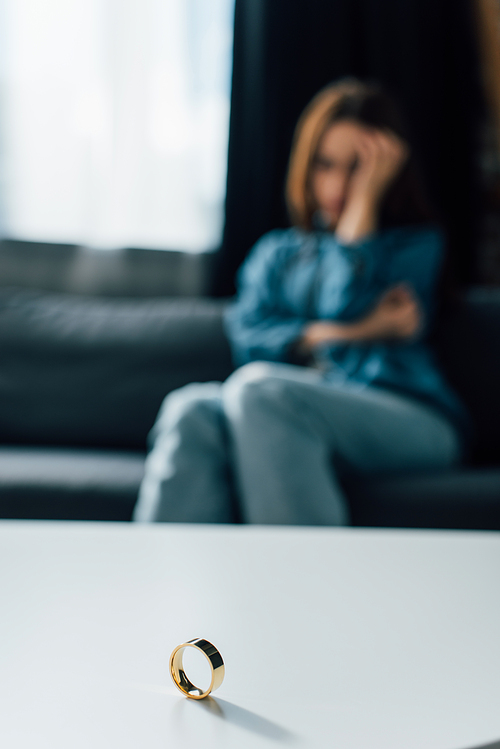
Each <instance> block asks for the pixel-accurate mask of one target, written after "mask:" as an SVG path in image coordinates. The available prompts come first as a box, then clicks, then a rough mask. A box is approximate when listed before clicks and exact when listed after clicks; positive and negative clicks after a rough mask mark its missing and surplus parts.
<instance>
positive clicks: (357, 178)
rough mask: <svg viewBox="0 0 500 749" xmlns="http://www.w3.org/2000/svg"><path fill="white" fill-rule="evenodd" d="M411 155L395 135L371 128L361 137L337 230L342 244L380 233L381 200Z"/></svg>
mask: <svg viewBox="0 0 500 749" xmlns="http://www.w3.org/2000/svg"><path fill="white" fill-rule="evenodd" d="M408 153H409V151H408V146H407V145H406V143H404V141H402V140H401V138H398V137H397V136H396V135H394V133H391V132H389V131H388V132H385V131H382V130H371V129H368V128H364V132H362V133H360V135H359V139H358V147H357V155H358V163H357V167H356V169H355V171H354V173H353V175H352V177H351V178H350V181H349V187H348V193H347V199H346V205H345V207H344V210H343V211H342V215H341V216H340V218H339V221H338V223H337V226H336V229H335V234H336V236H337V238H338V239H339V240H340V241H341V242H345V243H351V242H358V241H359V240H361V239H364V238H365V237H366V236H368V235H369V234H372V233H373V232H375V231H376V230H377V228H378V215H379V211H380V204H381V202H382V199H383V197H384V195H385V193H386V191H387V188H388V187H389V185H390V183H391V182H392V181H393V180H394V178H395V177H396V175H397V174H398V172H399V171H400V170H401V168H402V166H403V164H404V162H405V161H406V159H407V158H408Z"/></svg>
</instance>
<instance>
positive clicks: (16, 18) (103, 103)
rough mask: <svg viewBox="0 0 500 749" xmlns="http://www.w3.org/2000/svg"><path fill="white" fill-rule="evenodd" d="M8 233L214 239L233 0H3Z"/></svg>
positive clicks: (172, 243) (156, 241)
mask: <svg viewBox="0 0 500 749" xmlns="http://www.w3.org/2000/svg"><path fill="white" fill-rule="evenodd" d="M0 12H1V18H2V22H3V23H2V32H1V33H2V41H3V46H2V50H1V53H0V54H1V58H0V76H1V78H0V83H1V103H2V120H1V132H0V136H1V139H2V143H1V153H2V177H3V211H2V213H3V219H4V229H3V231H4V233H5V234H7V236H9V237H13V238H18V239H26V240H35V241H48V242H63V243H74V244H82V245H91V246H97V247H102V248H111V247H123V246H125V247H131V246H132V247H134V246H135V247H150V248H159V249H161V248H168V249H179V250H188V251H200V250H207V249H212V248H214V247H217V246H219V244H220V238H221V232H222V222H223V203H224V195H225V181H226V164H227V139H228V126H229V125H228V123H229V90H230V73H231V53H232V30H233V0H0Z"/></svg>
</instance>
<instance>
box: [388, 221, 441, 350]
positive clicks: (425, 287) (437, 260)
mask: <svg viewBox="0 0 500 749" xmlns="http://www.w3.org/2000/svg"><path fill="white" fill-rule="evenodd" d="M401 232H404V234H403V236H398V235H397V234H396V235H395V236H394V247H393V250H392V252H391V259H390V262H389V266H388V284H387V286H388V288H390V287H392V286H396V285H398V284H404V285H406V286H409V287H410V289H411V290H412V292H413V293H414V295H415V297H416V298H417V301H418V303H419V305H420V308H421V310H422V313H423V316H424V320H423V325H422V327H421V330H420V334H419V337H422V336H423V335H425V333H426V332H427V329H428V327H429V323H430V321H431V319H432V315H433V312H434V305H435V293H436V285H437V281H438V279H439V275H440V271H441V267H442V264H443V258H444V235H443V233H442V231H441V230H440V229H439V228H437V227H432V226H431V227H425V228H422V229H414V230H413V231H411V230H409V229H408V230H401Z"/></svg>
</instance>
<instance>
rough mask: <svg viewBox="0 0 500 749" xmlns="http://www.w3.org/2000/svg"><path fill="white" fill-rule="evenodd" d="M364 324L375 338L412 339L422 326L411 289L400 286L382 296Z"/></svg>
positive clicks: (420, 312) (419, 311)
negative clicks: (373, 333) (375, 334)
mask: <svg viewBox="0 0 500 749" xmlns="http://www.w3.org/2000/svg"><path fill="white" fill-rule="evenodd" d="M364 322H365V324H366V326H367V330H368V331H369V330H372V332H376V333H377V337H378V336H380V337H381V338H412V337H413V336H414V335H416V334H417V333H418V331H419V329H420V328H421V326H422V311H421V309H420V306H419V304H418V302H417V300H416V298H415V295H414V294H413V292H412V291H411V289H410V288H409V287H407V286H405V285H403V284H401V285H399V286H395V287H393V288H392V289H389V291H387V292H386V293H385V294H384V296H383V297H382V299H381V300H380V301H379V303H378V304H377V306H376V307H375V309H374V310H373V311H372V312H371V313H370V314H369V315H368V317H366V318H365V321H364Z"/></svg>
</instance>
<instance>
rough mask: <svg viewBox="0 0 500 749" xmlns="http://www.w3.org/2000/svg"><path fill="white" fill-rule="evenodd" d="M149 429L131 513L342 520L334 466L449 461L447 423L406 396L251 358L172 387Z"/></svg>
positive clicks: (182, 518)
mask: <svg viewBox="0 0 500 749" xmlns="http://www.w3.org/2000/svg"><path fill="white" fill-rule="evenodd" d="M150 438H151V440H152V449H151V451H150V453H149V455H148V457H147V460H146V471H145V477H144V480H143V482H142V485H141V488H140V491H139V498H138V502H137V505H136V508H135V511H134V519H135V520H138V521H170V522H172V521H173V522H198V523H206V522H208V523H210V522H211V523H230V522H234V521H235V519H239V520H241V521H243V522H246V523H262V524H285V525H288V524H295V525H347V524H349V506H348V503H347V500H346V497H345V496H344V493H343V491H342V488H341V486H340V483H339V480H338V476H339V475H340V474H341V473H349V472H350V473H355V474H357V475H362V474H363V475H369V474H375V473H379V472H389V471H395V472H398V471H410V470H420V469H437V468H445V467H447V466H450V465H453V464H454V463H456V462H457V461H458V460H459V456H460V446H459V439H458V437H457V433H456V431H455V428H454V427H453V426H452V424H451V423H450V422H449V421H448V420H447V419H446V418H445V417H444V416H442V415H441V414H440V413H438V412H437V411H435V410H434V409H432V408H431V407H428V406H426V405H423V404H422V403H420V402H417V401H414V400H412V399H410V398H407V397H405V396H402V395H399V394H394V393H392V392H389V391H385V390H382V389H377V388H370V387H366V386H357V385H355V384H346V385H342V386H341V387H339V386H338V385H335V386H333V385H331V384H328V382H325V380H324V379H323V378H322V377H321V375H320V373H319V372H317V371H316V370H313V369H306V368H303V367H298V366H294V365H289V364H274V363H269V362H253V363H251V364H247V365H245V366H243V367H241V368H240V369H238V370H236V372H234V373H233V374H232V375H231V376H230V377H229V378H228V379H227V380H226V382H224V383H218V382H209V383H193V384H191V385H187V386H186V387H183V388H180V389H179V390H176V391H174V392H172V393H170V394H169V395H168V396H167V397H166V399H165V401H164V403H163V405H162V407H161V410H160V413H159V415H158V419H157V421H156V423H155V426H154V427H153V429H152V432H151V435H150Z"/></svg>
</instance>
